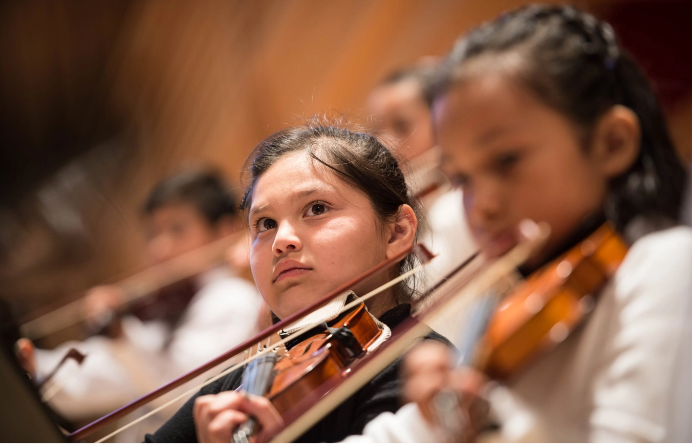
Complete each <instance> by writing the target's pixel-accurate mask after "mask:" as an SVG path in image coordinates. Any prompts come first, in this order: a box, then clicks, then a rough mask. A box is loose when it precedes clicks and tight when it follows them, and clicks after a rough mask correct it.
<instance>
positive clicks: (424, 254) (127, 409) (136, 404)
mask: <svg viewBox="0 0 692 444" xmlns="http://www.w3.org/2000/svg"><path fill="white" fill-rule="evenodd" d="M411 253H414V254H416V255H417V256H418V257H419V259H420V261H421V263H422V264H421V265H419V266H418V267H416V268H414V269H412V270H410V271H408V272H407V273H405V274H402V275H400V276H398V277H397V278H395V279H393V280H391V281H389V282H387V283H385V284H383V285H382V286H380V287H378V288H377V289H375V290H372V291H371V292H370V293H368V294H367V295H365V296H363V297H361V298H358V299H356V301H359V302H358V303H360V302H363V301H364V300H365V299H369V298H370V297H374V296H375V295H377V294H379V293H381V292H382V291H384V290H386V289H387V288H390V287H392V286H394V285H396V284H397V283H399V282H401V281H403V280H405V279H406V278H408V277H409V276H411V275H412V274H414V273H416V272H418V271H419V270H420V269H421V268H422V267H423V266H424V265H425V264H427V263H429V261H430V260H431V259H432V258H434V257H435V256H434V255H433V254H432V253H430V251H429V250H428V249H427V248H426V247H425V246H424V245H422V244H416V245H414V246H412V247H410V248H408V249H406V250H404V251H402V252H401V253H399V254H398V255H397V256H394V257H392V258H390V259H387V260H384V261H382V262H380V263H379V264H377V265H375V266H373V267H372V268H370V269H369V270H366V271H365V272H363V273H361V274H360V275H358V276H356V277H354V278H353V279H351V280H350V281H348V282H346V283H344V284H343V285H340V286H339V287H338V288H336V289H334V290H333V291H331V292H330V293H329V294H327V295H326V296H324V297H323V298H321V299H319V300H317V301H315V302H314V303H312V304H310V305H308V306H306V307H305V308H303V309H301V310H299V311H297V312H295V313H293V314H292V315H290V316H288V317H286V318H284V319H283V320H281V321H280V322H278V323H276V324H274V325H272V326H270V327H268V328H266V329H265V330H263V331H262V332H260V333H259V334H257V335H256V336H254V337H253V338H250V339H248V340H246V341H245V342H243V343H241V344H240V345H238V346H236V347H234V348H233V349H231V350H229V351H228V352H226V353H224V354H222V355H221V356H218V357H217V358H215V359H212V360H211V361H209V362H207V363H206V364H204V365H202V366H200V367H198V368H196V369H195V370H192V371H190V372H188V373H186V374H185V375H183V376H181V377H179V378H177V379H175V380H173V381H171V382H169V383H168V384H165V385H163V386H161V387H159V388H158V389H156V390H154V391H152V392H150V393H148V394H146V395H144V396H142V397H140V398H138V399H136V400H135V401H133V402H131V403H129V404H127V405H125V406H123V407H121V408H119V409H117V410H115V411H113V412H111V413H109V414H107V415H105V416H103V417H102V418H100V419H97V420H96V421H94V422H92V423H90V424H88V425H86V426H84V427H82V428H81V429H79V430H77V431H75V432H73V433H71V434H70V435H68V439H70V440H73V441H77V440H81V439H83V438H85V437H87V436H89V435H91V434H92V433H94V432H96V431H97V430H99V429H101V428H102V427H104V426H106V425H107V424H110V423H112V422H114V421H117V420H118V419H120V418H122V417H124V416H126V415H128V414H130V413H132V412H133V411H135V410H137V409H138V408H140V407H142V406H144V405H146V404H148V403H149V402H151V401H153V400H155V399H157V398H159V397H161V396H163V395H165V394H166V393H168V392H170V391H172V390H174V389H176V388H178V387H180V386H181V385H183V384H185V383H186V382H188V381H190V380H192V379H194V378H196V377H197V376H199V375H201V374H203V373H205V372H206V371H208V370H211V369H212V368H214V367H216V366H218V365H219V364H222V363H223V362H225V361H227V360H229V359H231V358H232V357H234V356H236V355H238V354H240V353H242V352H244V351H245V350H247V349H248V348H250V347H252V346H253V345H254V344H256V343H258V342H260V341H262V340H264V339H266V338H268V337H269V336H271V335H272V334H274V333H276V332H278V331H279V330H282V329H284V328H285V327H288V326H290V325H291V324H293V323H295V322H296V321H298V320H300V319H301V318H303V317H304V316H306V315H308V314H310V313H312V312H313V311H314V310H316V309H318V308H320V307H322V306H323V305H325V304H327V303H328V302H330V301H332V300H333V299H335V298H337V297H338V296H340V295H341V294H343V293H344V292H345V291H347V290H350V289H351V288H352V287H353V286H354V285H356V284H357V283H359V282H361V281H362V280H364V279H366V278H368V277H370V276H372V275H374V274H376V273H378V272H380V271H383V270H385V269H387V268H388V267H390V266H392V265H394V264H395V263H397V262H399V261H401V260H402V259H404V258H405V257H406V256H408V255H409V254H411ZM356 301H354V302H352V303H350V304H348V305H346V306H344V307H343V308H342V309H341V310H342V311H344V310H348V309H349V308H351V306H354V303H355V302H356ZM319 324H320V322H316V323H315V324H313V325H308V326H306V327H304V328H302V329H301V330H299V331H297V332H295V333H294V334H292V335H291V336H289V337H287V338H284V339H283V340H281V341H279V342H277V343H275V344H273V347H272V348H274V347H277V346H279V345H281V344H284V343H286V342H289V341H290V340H292V339H294V338H295V337H297V336H299V335H301V334H302V333H304V332H306V331H308V330H310V329H311V328H313V327H314V326H316V325H319ZM270 351H271V349H270V348H267V349H264V350H262V351H260V352H258V353H257V354H255V355H253V356H252V357H250V358H248V359H245V360H243V361H242V362H239V363H237V364H235V365H233V366H232V367H230V368H229V369H226V370H224V371H223V372H221V373H219V374H218V375H216V376H215V377H213V378H211V379H209V380H207V381H206V382H205V383H204V384H201V385H199V386H197V387H194V388H192V389H190V390H188V391H186V392H185V393H182V394H181V395H179V396H177V397H175V398H174V399H172V400H170V401H168V402H166V403H165V404H163V405H161V406H159V407H157V408H156V409H154V410H152V411H150V412H148V413H147V414H146V415H144V416H141V417H139V418H138V419H136V420H134V421H132V422H131V423H128V424H126V425H124V426H123V427H121V428H119V429H118V430H116V431H114V432H113V433H111V434H109V435H108V436H106V437H104V438H102V439H101V440H99V441H98V442H102V441H105V440H107V439H108V438H110V437H111V436H114V435H116V434H118V433H120V432H121V431H123V430H125V429H126V428H129V427H131V426H133V425H134V424H137V423H138V422H140V421H143V420H144V419H146V418H147V417H149V416H151V415H153V414H155V413H157V412H158V411H160V410H162V409H164V408H166V407H168V406H169V405H171V404H173V403H174V402H176V401H178V400H179V399H182V398H185V397H189V396H191V395H192V394H194V393H196V392H197V391H199V389H200V388H201V387H204V386H206V385H208V384H211V383H212V382H214V381H216V380H218V379H220V378H222V377H224V376H226V375H227V374H229V373H231V372H232V371H234V370H236V369H238V368H240V367H242V366H243V365H245V364H246V363H248V362H250V361H252V360H254V359H257V358H259V357H260V356H264V355H265V354H266V353H269V352H270Z"/></svg>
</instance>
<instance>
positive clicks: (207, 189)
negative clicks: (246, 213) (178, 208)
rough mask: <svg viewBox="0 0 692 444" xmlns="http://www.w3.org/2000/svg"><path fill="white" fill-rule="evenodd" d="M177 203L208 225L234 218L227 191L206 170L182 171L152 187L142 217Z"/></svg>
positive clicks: (234, 206)
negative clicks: (191, 208)
mask: <svg viewBox="0 0 692 444" xmlns="http://www.w3.org/2000/svg"><path fill="white" fill-rule="evenodd" d="M181 202H183V203H189V204H191V205H194V206H195V208H197V210H198V211H199V212H200V214H201V215H202V216H204V218H205V219H206V220H207V222H209V224H210V225H215V224H216V223H217V222H218V221H219V220H220V219H221V218H222V217H224V216H231V217H235V216H237V215H238V209H237V208H238V207H237V205H238V204H237V201H236V200H235V199H234V198H233V195H232V194H231V192H230V189H229V187H228V186H227V185H226V183H225V182H224V180H223V179H222V178H221V176H220V175H219V174H218V173H217V172H216V171H212V170H207V169H202V170H190V171H183V172H180V173H178V174H176V175H173V176H171V177H168V178H166V179H164V180H162V181H161V182H159V183H158V184H156V185H155V186H154V188H153V189H152V190H151V192H150V193H149V197H148V198H147V200H146V202H145V203H144V208H143V213H144V215H146V216H149V215H151V214H152V213H153V212H154V211H156V210H158V209H159V208H161V207H164V206H167V205H171V204H175V203H181Z"/></svg>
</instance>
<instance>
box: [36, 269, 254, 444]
mask: <svg viewBox="0 0 692 444" xmlns="http://www.w3.org/2000/svg"><path fill="white" fill-rule="evenodd" d="M197 280H198V284H199V286H200V287H201V289H200V290H199V291H198V292H197V294H195V296H194V297H193V298H192V300H191V301H190V304H189V305H188V307H187V308H186V309H185V312H184V313H183V315H182V317H181V320H180V322H179V323H178V325H177V328H176V329H175V330H173V331H170V329H169V328H167V327H166V326H165V325H164V323H162V322H158V321H150V322H141V321H140V320H139V319H137V318H135V317H134V316H126V317H125V318H124V319H123V321H122V327H123V336H122V337H120V338H118V339H115V340H114V339H108V338H104V337H101V336H94V337H91V338H89V339H87V340H85V341H83V342H79V343H74V342H72V343H66V344H63V345H61V346H60V347H59V348H57V349H55V350H37V351H36V365H37V369H38V377H39V380H40V378H42V377H43V376H45V374H46V373H47V372H49V371H50V370H51V369H53V368H54V367H55V365H57V363H58V360H59V359H61V358H62V356H64V354H65V352H66V350H67V349H68V348H70V347H74V348H77V349H78V350H80V351H81V352H82V353H84V354H86V355H87V358H86V359H85V360H84V362H83V363H82V365H81V366H77V365H76V363H74V362H70V363H68V364H66V365H64V366H63V367H62V368H61V369H60V370H59V372H58V373H57V374H56V375H55V378H54V383H55V384H56V385H59V386H60V387H61V388H60V390H59V391H57V392H56V394H55V396H53V397H52V398H51V399H50V400H49V405H50V406H51V407H52V408H53V409H55V410H56V411H57V412H59V413H60V414H61V415H63V416H64V417H66V418H67V419H70V420H79V419H83V418H93V417H94V416H97V415H102V414H105V413H109V412H111V411H112V410H114V409H116V408H118V407H121V406H122V405H125V404H127V403H129V402H131V401H133V400H135V399H137V398H138V397H140V396H142V395H143V394H146V393H148V392H150V391H152V390H154V389H156V388H158V387H160V386H161V385H163V384H165V383H167V382H170V381H171V380H173V379H175V378H177V377H179V376H182V375H183V374H185V373H187V372H188V371H190V370H193V369H194V368H196V367H198V366H200V365H202V364H204V363H206V362H208V361H210V360H212V359H213V358H216V357H217V356H219V355H221V354H222V353H224V352H226V351H228V350H230V349H231V348H232V347H233V346H235V345H238V344H239V343H241V342H242V341H244V340H246V339H248V338H250V337H251V336H252V335H254V334H255V333H256V331H257V324H258V315H259V311H260V307H261V304H262V303H263V302H262V300H261V298H260V296H259V294H258V292H257V290H256V289H255V287H254V286H253V285H252V284H250V283H248V282H247V281H245V280H243V279H241V278H239V277H235V276H233V275H232V274H231V273H230V272H229V271H228V270H227V269H226V268H225V267H219V268H215V269H212V270H209V271H207V272H205V273H203V274H202V275H200V276H199V277H198V279H197ZM168 341H170V342H169V343H168V346H167V347H165V344H166V343H167V342H168ZM230 362H231V361H228V362H226V363H224V364H222V365H221V366H224V367H228V366H230V365H231V364H230ZM221 366H219V367H221ZM206 378H208V375H207V374H205V375H203V376H201V377H199V378H196V379H195V380H194V381H192V382H189V383H187V384H186V385H185V386H184V387H188V388H189V387H190V386H192V385H193V384H194V383H195V382H197V383H199V382H202V381H204V380H205V379H206ZM48 391H50V387H48V388H47V390H46V393H48ZM181 391H182V389H178V393H179V392H181ZM179 406H180V404H177V405H176V406H173V407H171V408H170V409H167V410H166V412H167V413H166V414H162V415H160V417H158V418H157V419H155V420H154V421H150V422H149V423H148V424H147V427H146V428H145V430H146V431H153V430H155V428H156V427H158V425H160V424H162V423H163V421H165V420H166V419H167V416H170V414H171V413H172V412H175V410H176V409H177V408H178V407H179ZM142 436H143V434H140V435H139V436H133V435H130V436H129V439H130V440H132V439H135V440H141V439H142Z"/></svg>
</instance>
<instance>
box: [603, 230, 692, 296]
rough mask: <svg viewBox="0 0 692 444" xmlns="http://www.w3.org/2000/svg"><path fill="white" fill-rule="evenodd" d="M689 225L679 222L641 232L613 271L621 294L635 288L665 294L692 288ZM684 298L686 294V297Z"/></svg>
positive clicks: (690, 234)
mask: <svg viewBox="0 0 692 444" xmlns="http://www.w3.org/2000/svg"><path fill="white" fill-rule="evenodd" d="M691 270H692V228H690V227H686V226H678V227H674V228H669V229H666V230H662V231H658V232H655V233H652V234H648V235H646V236H643V237H642V238H640V239H639V240H637V241H636V242H635V243H634V244H633V245H632V247H631V248H630V250H629V252H628V253H627V256H625V260H624V261H623V263H622V265H621V266H620V268H619V269H618V271H617V273H616V274H615V278H614V283H615V286H616V290H617V291H618V292H619V293H620V296H625V295H626V294H635V293H637V290H638V289H644V290H647V293H648V292H655V296H656V299H657V300H658V301H659V302H662V301H663V300H665V298H666V296H667V295H668V296H676V297H677V296H681V294H680V293H683V294H687V295H689V293H690V292H692V273H690V271H691ZM685 299H687V298H685Z"/></svg>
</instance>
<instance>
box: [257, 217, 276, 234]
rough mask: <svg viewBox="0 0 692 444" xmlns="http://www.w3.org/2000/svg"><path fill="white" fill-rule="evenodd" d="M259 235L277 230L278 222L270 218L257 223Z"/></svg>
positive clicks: (264, 218)
mask: <svg viewBox="0 0 692 444" xmlns="http://www.w3.org/2000/svg"><path fill="white" fill-rule="evenodd" d="M255 227H256V228H257V232H258V233H263V232H265V231H267V230H272V229H274V228H276V221H275V220H274V219H269V218H268V217H263V218H261V219H260V220H258V221H257V222H256V223H255Z"/></svg>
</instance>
